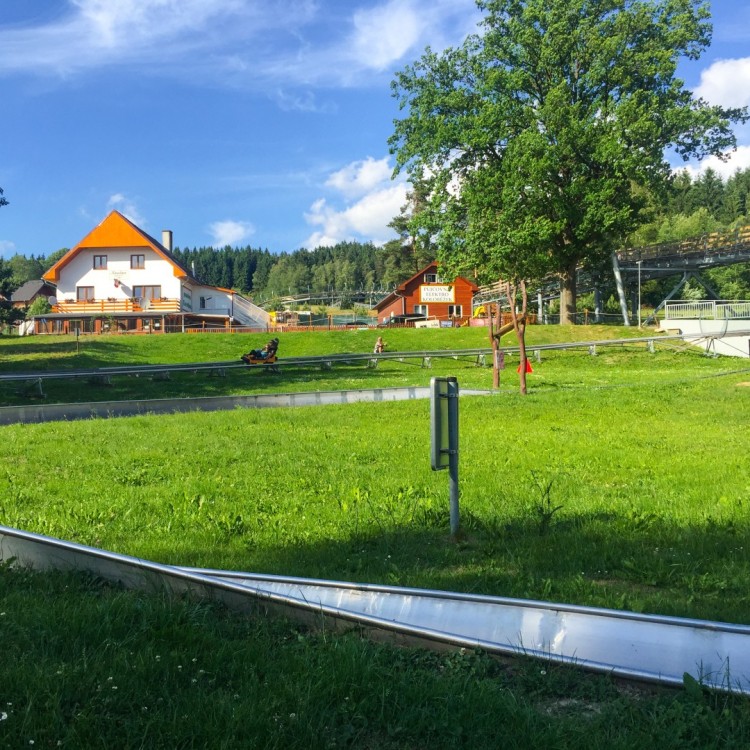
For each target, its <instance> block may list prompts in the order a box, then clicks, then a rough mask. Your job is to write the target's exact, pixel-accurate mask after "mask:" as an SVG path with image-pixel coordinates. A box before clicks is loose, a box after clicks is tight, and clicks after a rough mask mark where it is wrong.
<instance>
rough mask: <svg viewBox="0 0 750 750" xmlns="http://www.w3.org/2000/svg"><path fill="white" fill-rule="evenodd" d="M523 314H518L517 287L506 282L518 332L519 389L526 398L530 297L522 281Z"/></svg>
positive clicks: (514, 323)
mask: <svg viewBox="0 0 750 750" xmlns="http://www.w3.org/2000/svg"><path fill="white" fill-rule="evenodd" d="M519 286H520V289H521V314H520V315H518V314H517V313H516V291H517V288H516V285H515V284H511V283H510V282H506V284H505V294H506V295H507V297H508V304H509V305H510V317H511V320H512V321H513V328H514V330H515V332H516V338H517V339H518V354H519V359H520V363H519V365H518V387H519V389H520V392H521V395H522V396H525V395H526V393H527V391H526V362H527V358H526V312H527V310H528V306H529V300H528V295H527V293H526V282H525V281H521V282H520V284H519Z"/></svg>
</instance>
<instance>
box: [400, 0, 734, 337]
mask: <svg viewBox="0 0 750 750" xmlns="http://www.w3.org/2000/svg"><path fill="white" fill-rule="evenodd" d="M477 5H478V7H479V8H480V10H481V11H483V12H484V18H483V21H482V26H483V29H482V33H481V34H480V35H474V36H471V37H469V38H468V39H467V40H466V42H465V43H464V44H463V45H462V46H461V47H460V48H458V49H448V50H446V51H445V52H443V53H441V54H437V53H434V52H432V51H430V50H427V51H426V53H425V54H424V55H423V57H422V58H421V59H420V60H419V61H417V62H416V63H414V64H413V65H411V66H408V67H407V68H405V69H404V70H403V71H401V72H400V73H398V74H397V77H396V80H395V81H394V84H393V88H394V94H395V96H397V98H398V99H399V101H400V105H401V108H402V109H403V110H405V111H406V114H405V116H404V117H403V118H401V119H398V120H396V122H395V132H394V134H393V135H392V137H391V139H390V145H391V150H392V152H393V153H395V154H396V163H397V170H402V169H406V170H408V172H409V174H410V176H411V178H412V179H413V180H414V181H415V182H422V181H424V182H426V184H427V186H428V188H429V190H428V196H429V203H428V207H427V210H425V211H422V212H420V214H418V215H417V216H416V217H415V222H416V224H417V227H418V228H421V229H422V230H423V231H427V232H429V233H431V234H432V235H433V236H434V237H435V239H436V242H437V245H438V255H439V257H440V259H441V261H443V262H444V263H445V264H447V265H448V266H449V267H450V268H451V270H456V271H463V272H466V271H467V270H469V269H477V271H478V273H479V277H480V281H483V282H486V281H489V280H492V279H493V277H494V280H497V279H498V278H500V279H504V280H506V281H510V282H519V281H521V280H524V279H527V280H528V279H529V278H532V277H533V276H535V275H538V274H540V273H542V272H545V271H554V272H556V273H558V274H559V276H560V280H561V322H572V321H573V319H574V316H575V304H576V303H575V296H576V287H575V283H576V268H577V266H578V265H579V264H581V263H585V264H590V265H592V266H596V265H598V264H599V263H600V262H601V261H602V259H604V258H606V257H607V256H608V255H609V254H610V253H611V251H612V250H613V249H614V247H616V246H617V243H619V242H620V241H621V240H622V239H623V238H624V237H625V236H626V235H627V234H628V233H629V232H632V231H633V229H635V227H636V226H637V225H638V224H639V222H640V220H641V217H640V212H641V209H642V208H643V207H644V206H645V205H646V198H645V196H646V195H647V194H648V193H654V194H660V193H663V191H664V189H665V188H666V186H667V185H668V183H669V179H670V175H671V170H670V167H669V164H668V163H667V162H666V160H665V158H664V153H665V150H666V149H668V148H671V149H673V150H674V151H676V152H677V153H678V154H680V155H681V156H683V157H684V158H685V159H687V158H690V157H697V158H702V157H704V156H706V155H708V154H721V153H722V152H724V151H726V150H727V149H730V148H732V147H734V146H735V137H734V135H733V133H732V130H731V125H732V123H735V122H744V121H745V120H746V119H747V112H746V110H745V109H744V108H743V109H729V108H722V107H718V106H709V105H708V104H707V103H706V102H704V101H702V100H700V99H696V98H695V97H694V96H693V95H692V94H691V92H690V91H688V90H687V89H685V88H684V86H683V83H682V81H681V80H680V79H678V78H677V77H676V76H675V69H676V65H677V62H678V60H679V59H680V57H682V56H687V57H689V58H691V59H695V58H697V57H699V55H700V53H701V52H702V51H703V50H704V49H705V48H706V46H707V45H708V44H709V41H710V38H711V25H710V22H709V12H708V8H707V6H706V5H705V4H704V3H702V2H699V0H478V2H477ZM636 188H637V189H636ZM511 309H513V304H511Z"/></svg>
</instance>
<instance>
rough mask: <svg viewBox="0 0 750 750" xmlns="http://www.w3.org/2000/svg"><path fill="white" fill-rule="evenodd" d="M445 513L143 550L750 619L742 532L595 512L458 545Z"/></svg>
mask: <svg viewBox="0 0 750 750" xmlns="http://www.w3.org/2000/svg"><path fill="white" fill-rule="evenodd" d="M446 522H447V519H443V518H442V517H439V516H438V514H430V515H429V516H428V515H425V516H424V517H423V518H420V519H417V520H414V521H413V522H411V523H410V524H406V525H403V524H402V525H386V524H385V523H378V522H376V523H372V522H370V523H368V524H367V525H366V526H360V527H357V528H355V526H354V525H350V527H349V528H348V529H347V531H346V533H345V534H340V536H343V537H345V541H335V540H330V541H318V542H310V541H306V540H305V539H304V536H305V535H306V534H305V532H302V533H300V532H299V531H297V532H296V538H291V535H286V534H285V532H284V530H283V529H279V533H278V539H277V541H276V542H275V543H269V542H268V541H262V540H261V539H260V538H259V534H258V533H257V529H256V528H254V526H253V522H252V519H247V520H246V522H245V524H244V526H243V527H242V530H238V531H237V533H233V534H224V536H223V538H221V539H217V540H216V544H215V545H214V546H213V547H212V548H211V549H194V548H193V547H191V543H190V539H189V538H186V539H185V540H184V541H183V542H180V541H179V540H177V541H176V540H175V539H169V540H164V541H162V540H156V541H154V540H150V541H148V542H146V543H144V545H143V546H142V547H139V554H142V555H144V556H146V557H148V558H150V559H156V560H159V561H163V562H169V563H172V564H183V565H197V566H199V567H212V568H220V569H229V570H242V571H246V572H258V573H273V574H280V575H291V576H300V577H310V578H325V579H331V580H346V581H355V582H360V583H380V584H388V585H398V586H416V587H423V588H432V589H440V590H450V591H460V592H471V593H481V594H491V595H497V596H508V597H518V598H524V599H540V600H544V601H556V602H562V603H570V604H582V605H590V606H601V607H611V608H615V609H626V610H632V611H637V612H649V613H658V614H665V615H675V616H682V617H697V618H702V619H711V620H721V621H729V622H738V623H750V597H748V595H747V587H746V581H747V578H748V576H749V575H750V557H749V556H748V552H747V550H746V544H745V540H746V538H747V529H746V528H740V527H738V526H736V525H734V524H732V523H728V524H718V523H714V524H711V525H710V526H708V527H704V528H697V527H683V526H679V525H677V524H674V523H671V522H668V521H665V520H664V519H658V518H641V519H634V518H628V517H622V516H618V515H616V514H614V513H607V512H602V513H593V514H586V515H580V516H572V517H566V518H561V519H560V520H559V521H557V520H556V521H554V522H553V524H552V525H551V526H550V528H549V530H548V531H547V533H544V534H540V531H539V524H538V523H537V522H536V521H535V520H530V519H524V518H516V519H513V520H512V521H511V522H510V523H508V524H502V525H497V524H493V523H491V522H490V523H488V522H487V521H486V520H485V519H480V518H477V517H473V516H471V515H470V514H465V515H464V517H463V519H462V524H463V525H462V531H461V533H460V535H459V537H458V538H457V539H456V540H454V539H451V538H450V535H449V533H448V528H447V526H446V525H445V523H446Z"/></svg>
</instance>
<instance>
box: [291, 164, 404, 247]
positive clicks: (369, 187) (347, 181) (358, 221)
mask: <svg viewBox="0 0 750 750" xmlns="http://www.w3.org/2000/svg"><path fill="white" fill-rule="evenodd" d="M390 174H391V170H390V168H389V167H388V159H387V158H385V159H380V160H375V159H373V158H372V157H368V158H367V159H364V160H362V161H356V162H352V163H351V164H349V165H347V166H346V167H344V168H343V169H340V170H339V171H337V172H334V173H333V174H332V175H331V176H330V177H329V178H328V180H327V181H326V185H327V186H328V187H332V188H334V189H336V190H338V191H339V192H340V193H341V194H342V196H343V197H344V199H345V203H344V205H343V206H341V207H337V206H335V205H332V204H331V203H329V202H328V201H327V200H326V199H325V198H319V199H318V200H316V201H315V202H314V203H313V204H312V205H311V206H310V210H309V211H308V212H307V213H306V214H305V219H306V221H307V223H308V224H310V225H311V226H313V227H318V229H316V231H315V232H313V233H312V234H311V235H310V236H309V237H308V238H307V240H306V241H305V242H304V243H303V245H304V246H305V247H308V248H314V247H318V246H321V245H335V244H336V243H338V242H342V241H344V240H352V239H356V240H360V241H365V242H367V241H371V242H374V243H375V244H376V245H382V244H383V243H384V242H387V241H388V240H389V239H392V238H394V237H395V236H396V235H395V232H394V231H393V230H392V229H391V228H390V227H389V226H388V224H389V223H390V222H391V221H393V219H394V218H395V217H396V216H398V214H399V213H400V211H401V208H402V207H403V206H404V204H405V203H406V192H407V184H406V182H405V181H404V180H399V181H396V182H393V181H391V180H390ZM351 198H357V200H354V202H350V203H346V199H351Z"/></svg>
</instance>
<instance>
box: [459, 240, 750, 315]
mask: <svg viewBox="0 0 750 750" xmlns="http://www.w3.org/2000/svg"><path fill="white" fill-rule="evenodd" d="M737 263H750V225H747V226H743V227H738V228H737V229H733V230H731V231H728V232H712V233H710V234H704V235H701V236H700V237H694V238H692V239H688V240H682V241H681V242H662V243H659V244H656V245H647V246H644V247H634V248H628V249H624V250H619V251H617V252H615V253H613V255H612V272H613V275H614V279H615V284H616V286H617V293H618V296H619V299H620V308H621V310H622V317H623V322H624V323H625V325H630V318H629V316H628V299H627V297H628V293H629V296H630V298H631V299H630V307H631V310H632V317H633V318H637V316H638V313H637V304H638V299H637V296H636V293H637V286H636V285H640V284H643V283H645V282H647V281H651V280H653V279H664V278H667V277H670V276H679V280H678V282H677V283H676V285H675V286H674V288H673V289H672V290H671V291H670V292H669V294H668V295H667V296H666V297H665V298H664V300H662V302H661V303H660V304H659V306H658V307H657V308H656V309H655V310H654V313H653V315H654V316H655V315H656V314H657V313H658V312H659V311H660V310H661V309H662V308H663V307H664V306H665V305H666V304H667V302H669V300H671V299H672V298H673V297H675V296H676V295H677V293H678V292H679V291H680V290H681V289H682V287H684V286H685V284H686V283H687V282H688V281H690V280H691V279H692V280H694V281H695V282H696V283H698V284H699V285H700V286H702V287H703V288H704V289H705V290H706V291H707V292H708V294H709V296H710V297H712V298H713V299H717V298H718V294H716V292H715V291H714V290H713V289H712V288H711V287H710V286H709V285H708V283H707V282H706V280H705V279H704V278H702V277H701V271H705V270H708V269H711V268H721V267H722V266H731V265H735V264H737ZM576 285H577V290H578V293H579V294H580V293H582V292H590V291H594V292H597V286H598V285H597V281H596V279H595V277H594V276H593V275H592V274H591V273H590V272H589V271H587V270H586V269H583V268H579V269H578V278H577V282H576ZM558 289H559V280H558V277H557V275H556V274H551V275H550V276H547V277H546V278H545V279H543V280H542V282H541V284H540V285H539V288H538V290H537V291H536V293H537V295H538V297H539V300H540V305H541V300H542V299H545V300H546V299H551V298H552V297H554V296H556V295H557V290H558ZM500 296H501V295H500V285H499V284H498V283H495V284H490V285H487V286H483V287H480V289H479V293H478V294H477V295H476V296H475V298H474V306H475V307H476V306H477V305H479V304H483V303H485V302H495V301H497V300H499V299H500ZM539 317H540V319H541V318H542V315H541V313H540V316H539Z"/></svg>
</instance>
